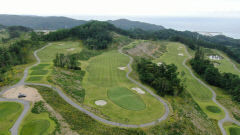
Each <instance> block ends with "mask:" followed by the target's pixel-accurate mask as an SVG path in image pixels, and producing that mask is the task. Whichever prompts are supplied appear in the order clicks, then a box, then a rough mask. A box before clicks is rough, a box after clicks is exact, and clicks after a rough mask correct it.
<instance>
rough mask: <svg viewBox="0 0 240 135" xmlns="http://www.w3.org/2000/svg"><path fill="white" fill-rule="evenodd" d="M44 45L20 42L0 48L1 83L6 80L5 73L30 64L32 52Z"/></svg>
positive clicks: (34, 42)
mask: <svg viewBox="0 0 240 135" xmlns="http://www.w3.org/2000/svg"><path fill="white" fill-rule="evenodd" d="M42 44H43V42H40V41H33V40H20V41H17V42H15V43H13V44H11V45H10V46H9V47H0V82H3V81H4V80H5V79H6V78H5V76H4V73H5V72H7V71H9V70H11V68H12V66H15V65H20V64H26V63H28V62H30V61H31V60H32V59H31V58H30V57H31V56H32V50H33V49H36V48H39V47H40V46H41V45H42Z"/></svg>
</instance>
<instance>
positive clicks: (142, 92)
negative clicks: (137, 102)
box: [132, 87, 145, 94]
mask: <svg viewBox="0 0 240 135" xmlns="http://www.w3.org/2000/svg"><path fill="white" fill-rule="evenodd" d="M132 90H135V91H136V92H137V93H139V94H145V91H143V90H142V89H140V88H138V87H136V88H132Z"/></svg>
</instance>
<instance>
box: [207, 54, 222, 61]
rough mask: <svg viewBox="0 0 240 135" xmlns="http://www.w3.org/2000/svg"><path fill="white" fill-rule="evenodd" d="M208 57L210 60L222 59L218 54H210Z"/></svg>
mask: <svg viewBox="0 0 240 135" xmlns="http://www.w3.org/2000/svg"><path fill="white" fill-rule="evenodd" d="M208 57H209V59H211V60H221V59H223V58H222V57H221V56H218V55H210V56H208Z"/></svg>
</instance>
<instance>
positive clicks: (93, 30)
mask: <svg viewBox="0 0 240 135" xmlns="http://www.w3.org/2000/svg"><path fill="white" fill-rule="evenodd" d="M114 29H116V28H115V27H114V26H113V25H111V24H109V23H106V22H100V21H92V22H89V23H87V24H84V25H80V26H77V27H74V28H72V29H63V30H58V31H56V32H51V33H49V34H48V35H45V36H43V39H44V40H46V41H58V40H63V39H66V38H75V39H80V40H83V42H84V45H86V46H87V47H88V48H90V49H105V48H107V46H108V44H109V43H111V42H112V35H111V34H110V32H111V31H112V30H114Z"/></svg>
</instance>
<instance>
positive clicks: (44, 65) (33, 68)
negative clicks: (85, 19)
mask: <svg viewBox="0 0 240 135" xmlns="http://www.w3.org/2000/svg"><path fill="white" fill-rule="evenodd" d="M48 66H50V64H39V65H37V66H35V67H32V68H31V70H43V69H45V68H46V67H48Z"/></svg>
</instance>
